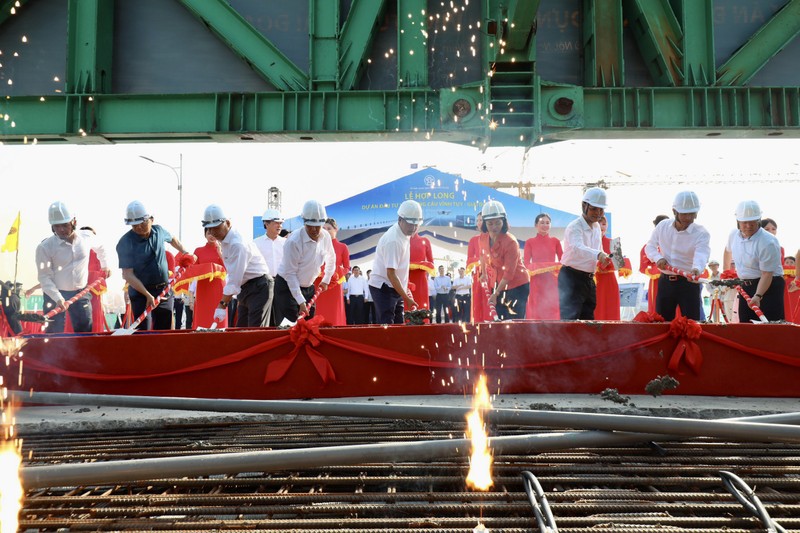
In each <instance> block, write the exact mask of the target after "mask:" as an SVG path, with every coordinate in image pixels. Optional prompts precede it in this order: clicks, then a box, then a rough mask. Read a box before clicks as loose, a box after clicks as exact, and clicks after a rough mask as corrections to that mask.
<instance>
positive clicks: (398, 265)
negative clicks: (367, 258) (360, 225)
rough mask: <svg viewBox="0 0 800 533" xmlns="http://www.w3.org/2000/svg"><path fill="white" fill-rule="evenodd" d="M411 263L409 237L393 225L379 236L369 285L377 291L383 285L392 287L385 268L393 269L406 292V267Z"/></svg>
mask: <svg viewBox="0 0 800 533" xmlns="http://www.w3.org/2000/svg"><path fill="white" fill-rule="evenodd" d="M410 263H411V237H407V236H406V235H404V234H403V232H402V230H400V225H399V224H398V223H396V222H395V224H394V225H393V226H392V227H391V228H389V229H388V230H386V233H384V234H383V235H381V238H380V240H379V241H378V246H377V247H376V249H375V260H374V261H373V263H372V276H371V277H370V278H369V284H370V286H372V287H376V288H378V289H380V288H381V286H382V285H383V284H384V283H385V284H386V285H388V286H389V287H392V282H391V281H389V278H388V276H387V274H386V269H387V268H393V269H394V273H395V274H396V275H397V279H398V280H400V285H402V287H403V290H405V291H407V290H408V267H409V264H410Z"/></svg>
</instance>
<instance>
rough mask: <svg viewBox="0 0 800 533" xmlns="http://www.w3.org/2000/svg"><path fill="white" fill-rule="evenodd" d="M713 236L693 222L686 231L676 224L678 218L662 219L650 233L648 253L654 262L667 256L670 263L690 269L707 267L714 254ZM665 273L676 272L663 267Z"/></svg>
mask: <svg viewBox="0 0 800 533" xmlns="http://www.w3.org/2000/svg"><path fill="white" fill-rule="evenodd" d="M710 242H711V235H710V234H709V233H708V230H707V229H706V228H704V227H703V226H701V225H699V224H694V223H692V224H690V225H689V227H688V228H686V229H685V230H683V231H678V229H677V228H676V227H675V219H674V218H668V219H666V220H662V221H661V222H659V223H658V225H657V226H656V227H655V228H654V229H653V233H651V234H650V240H649V241H647V244H646V245H645V247H644V252H645V253H646V254H647V257H648V258H649V259H650V261H652V262H653V263H657V262H659V261H660V260H661V259H666V260H667V262H668V263H669V264H670V265H672V266H674V267H676V268H679V269H681V270H685V271H686V272H689V271H691V270H692V269H697V271H698V272H702V271H703V270H705V268H706V265H707V264H708V257H709V256H710V255H711V244H710ZM661 272H663V273H665V274H674V272H669V271H667V270H662V271H661Z"/></svg>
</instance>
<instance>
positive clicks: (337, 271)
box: [314, 218, 350, 326]
mask: <svg viewBox="0 0 800 533" xmlns="http://www.w3.org/2000/svg"><path fill="white" fill-rule="evenodd" d="M322 229H323V230H325V231H326V232H327V233H328V235H330V237H331V244H332V245H333V251H334V253H335V254H336V263H335V265H334V270H333V277H331V280H330V283H329V284H328V289H327V290H325V291H323V292H322V293H321V294H320V295H319V296H318V297H317V310H316V313H317V314H319V315H322V316H324V317H325V320H326V322H330V323H331V325H332V326H344V325H347V324H348V321H347V318H348V317H347V314H348V310H347V309H346V308H345V307H346V306H345V302H346V298H347V295H346V294H345V289H346V287H345V283H347V280H348V276H347V275H348V274H349V273H350V250H348V248H347V245H346V244H344V243H342V242H339V240H338V239H337V238H336V235H337V234H338V233H339V225H338V224H337V223H336V220H334V219H333V218H328V219H326V220H325V224H324V225H323V226H322ZM325 267H326V265H322V269H321V270H320V273H319V276H318V277H317V279H316V281H315V282H314V283H315V285H319V282H320V281H322V279H323V277H324V276H325Z"/></svg>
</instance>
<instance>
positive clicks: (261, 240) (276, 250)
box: [253, 235, 286, 274]
mask: <svg viewBox="0 0 800 533" xmlns="http://www.w3.org/2000/svg"><path fill="white" fill-rule="evenodd" d="M253 242H254V243H256V247H257V248H258V251H259V252H261V255H263V256H264V259H265V260H266V261H267V266H268V267H269V271H270V272H271V273H273V274H274V273H275V272H277V271H278V266H279V265H280V264H281V259H283V245H284V244H285V243H286V237H281V236H280V235H279V236H277V237H275V239H270V238H269V237H267V236H266V235H262V236H261V237H258V238H257V239H255V240H254V241H253Z"/></svg>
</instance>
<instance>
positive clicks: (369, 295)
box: [364, 273, 372, 302]
mask: <svg viewBox="0 0 800 533" xmlns="http://www.w3.org/2000/svg"><path fill="white" fill-rule="evenodd" d="M371 276H372V273H370V278H369V279H371ZM369 279H368V278H364V283H366V284H367V290H366V292H365V293H364V301H365V302H371V301H372V293H371V292H369Z"/></svg>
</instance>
